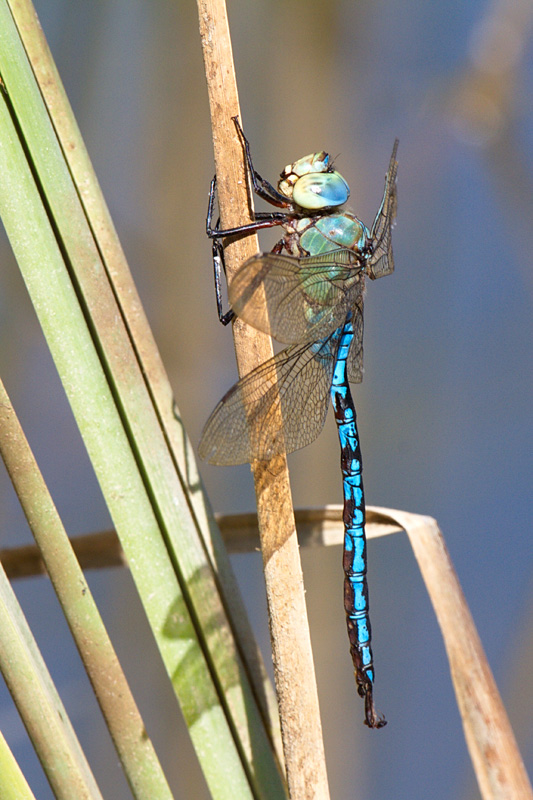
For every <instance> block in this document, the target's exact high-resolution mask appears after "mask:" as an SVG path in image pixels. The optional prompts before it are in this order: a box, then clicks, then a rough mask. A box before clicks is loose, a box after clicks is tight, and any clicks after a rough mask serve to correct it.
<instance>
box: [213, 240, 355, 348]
mask: <svg viewBox="0 0 533 800" xmlns="http://www.w3.org/2000/svg"><path fill="white" fill-rule="evenodd" d="M362 281H363V276H362V273H361V267H360V266H359V265H358V264H355V263H354V254H353V253H352V252H351V251H349V250H334V251H332V252H330V253H323V254H321V255H318V256H305V257H303V258H296V257H295V256H286V255H280V254H275V253H263V254H259V255H257V256H253V258H250V259H248V261H246V262H245V263H244V264H243V265H242V267H241V268H240V269H239V270H238V271H237V273H236V274H235V276H234V278H233V279H232V281H231V283H230V286H229V300H230V303H231V307H232V308H233V310H234V311H235V313H236V314H237V316H239V317H241V319H243V320H244V321H245V322H247V323H248V324H249V325H252V327H254V328H256V329H257V330H260V331H264V332H265V333H268V334H270V335H271V336H273V337H274V338H275V339H277V340H278V341H279V342H284V343H285V344H297V343H304V342H313V341H317V340H318V339H322V338H324V337H325V336H328V335H329V334H330V333H332V332H333V331H335V330H336V329H337V328H339V327H340V326H341V325H342V324H343V322H344V320H345V319H346V315H347V313H348V311H349V309H350V307H351V306H352V305H353V297H354V295H357V294H358V293H359V292H360V291H361V285H362Z"/></svg>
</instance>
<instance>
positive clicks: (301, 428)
mask: <svg viewBox="0 0 533 800" xmlns="http://www.w3.org/2000/svg"><path fill="white" fill-rule="evenodd" d="M339 337H340V331H336V332H335V333H334V334H332V335H331V336H329V337H328V338H327V339H324V340H323V341H322V342H315V343H314V344H311V345H292V346H291V347H287V348H286V349H285V350H283V351H282V352H281V353H278V354H277V355H276V356H274V358H271V359H270V360H269V361H266V362H265V363H264V364H261V365H260V366H259V367H257V368H256V369H254V370H253V371H252V372H251V373H250V374H249V375H246V376H245V377H244V378H242V379H241V380H240V381H239V382H238V383H236V384H235V385H234V386H233V387H232V388H231V389H230V390H229V392H227V394H226V395H225V396H224V397H223V398H222V400H221V401H220V403H219V404H218V405H217V407H216V408H215V410H214V411H213V413H212V414H211V416H210V417H209V419H208V420H207V422H206V425H205V428H204V430H203V433H202V438H201V441H200V446H199V454H200V458H202V459H205V460H206V461H209V462H210V463H211V464H220V465H228V464H245V463H246V462H251V461H253V460H254V459H255V458H257V459H261V460H262V459H268V458H271V457H272V456H274V455H276V454H278V453H280V452H282V451H283V450H285V451H286V452H287V453H292V452H293V451H294V450H298V449H300V448H301V447H305V446H306V445H308V444H310V443H311V442H313V441H314V440H315V439H316V437H317V436H318V434H319V433H320V431H321V430H322V427H323V425H324V422H325V419H326V414H327V410H328V403H329V390H330V387H331V381H332V378H333V367H334V364H335V359H336V355H337V347H338V343H339ZM280 415H281V419H282V420H283V424H282V425H279V422H278V421H279V420H280Z"/></svg>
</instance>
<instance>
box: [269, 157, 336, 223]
mask: <svg viewBox="0 0 533 800" xmlns="http://www.w3.org/2000/svg"><path fill="white" fill-rule="evenodd" d="M330 161H331V156H330V155H328V153H325V152H324V150H322V151H321V152H320V153H311V154H310V155H308V156H305V157H304V158H300V159H299V160H298V161H295V162H294V164H289V165H288V166H286V167H285V169H284V170H283V172H282V173H281V180H280V181H279V183H278V189H279V191H280V192H281V193H282V194H284V195H285V197H288V198H289V199H290V200H292V202H293V203H294V204H295V205H297V206H300V208H305V209H307V210H308V211H319V210H321V209H323V208H333V207H335V206H342V205H344V203H345V202H346V201H347V200H348V197H349V196H350V187H349V186H348V184H347V183H346V181H345V180H344V178H343V177H342V175H340V174H339V173H338V172H335V170H334V169H333V165H332V164H331V163H330Z"/></svg>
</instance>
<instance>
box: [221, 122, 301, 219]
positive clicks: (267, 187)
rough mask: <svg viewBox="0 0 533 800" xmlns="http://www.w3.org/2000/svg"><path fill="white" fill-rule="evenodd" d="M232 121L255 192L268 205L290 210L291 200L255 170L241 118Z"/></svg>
mask: <svg viewBox="0 0 533 800" xmlns="http://www.w3.org/2000/svg"><path fill="white" fill-rule="evenodd" d="M232 120H233V122H234V123H235V127H236V128H237V133H238V134H239V136H240V138H241V140H242V143H243V147H244V153H245V155H246V163H247V165H248V171H249V173H250V178H251V180H252V185H253V187H254V192H255V193H256V194H257V195H259V197H262V198H263V200H266V201H267V203H271V204H272V205H273V206H278V207H279V208H289V207H290V206H291V202H290V200H288V199H287V198H286V197H285V195H283V194H281V193H280V192H278V190H277V189H275V188H274V187H273V186H272V184H271V183H269V181H266V180H265V179H264V178H262V177H261V175H260V174H259V173H258V172H257V170H256V169H255V167H254V164H253V161H252V153H251V151H250V143H249V142H248V139H247V138H246V136H245V135H244V131H243V129H242V127H241V124H240V122H239V118H238V117H232Z"/></svg>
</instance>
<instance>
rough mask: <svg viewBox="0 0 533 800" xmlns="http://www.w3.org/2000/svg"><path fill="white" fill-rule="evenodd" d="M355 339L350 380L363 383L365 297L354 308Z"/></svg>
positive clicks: (351, 356)
mask: <svg viewBox="0 0 533 800" xmlns="http://www.w3.org/2000/svg"><path fill="white" fill-rule="evenodd" d="M352 324H353V339H352V343H351V345H350V349H349V351H348V364H347V366H348V380H349V381H351V382H352V383H361V381H362V380H363V295H362V294H361V295H360V296H359V297H358V298H357V301H356V303H355V305H354V306H353V308H352Z"/></svg>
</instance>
